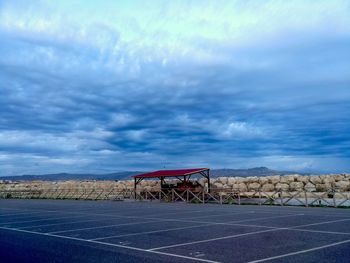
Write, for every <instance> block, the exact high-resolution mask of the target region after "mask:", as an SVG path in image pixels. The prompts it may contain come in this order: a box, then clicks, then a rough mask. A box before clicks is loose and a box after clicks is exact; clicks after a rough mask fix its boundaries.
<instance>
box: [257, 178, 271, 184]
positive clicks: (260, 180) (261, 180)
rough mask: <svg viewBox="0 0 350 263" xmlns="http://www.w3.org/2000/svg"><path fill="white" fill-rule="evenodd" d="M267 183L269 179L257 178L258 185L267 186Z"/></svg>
mask: <svg viewBox="0 0 350 263" xmlns="http://www.w3.org/2000/svg"><path fill="white" fill-rule="evenodd" d="M268 182H269V178H268V177H267V176H263V177H260V178H259V184H260V185H263V184H267V183H268Z"/></svg>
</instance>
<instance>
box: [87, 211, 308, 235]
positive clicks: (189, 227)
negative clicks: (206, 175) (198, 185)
mask: <svg viewBox="0 0 350 263" xmlns="http://www.w3.org/2000/svg"><path fill="white" fill-rule="evenodd" d="M299 215H302V214H299ZM291 216H298V215H288V216H278V217H291ZM267 218H271V217H267ZM267 218H266V217H264V218H253V219H245V220H239V221H233V222H231V223H234V222H237V223H238V222H247V221H256V220H260V219H267ZM274 218H276V217H274ZM218 224H219V225H220V223H216V222H213V223H206V224H203V223H202V224H201V225H199V226H198V225H195V226H188V227H180V228H169V229H164V230H156V231H146V232H138V233H132V234H125V235H116V236H105V237H99V238H94V239H91V240H101V239H108V238H116V237H126V236H136V235H143V234H153V233H161V232H169V231H175V230H181V229H191V228H198V227H201V226H212V225H218ZM232 226H234V225H233V224H232ZM240 226H241V225H240ZM246 226H250V225H246ZM260 227H263V228H270V229H276V228H277V227H264V226H260Z"/></svg>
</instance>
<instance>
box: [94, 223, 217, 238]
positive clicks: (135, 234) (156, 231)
mask: <svg viewBox="0 0 350 263" xmlns="http://www.w3.org/2000/svg"><path fill="white" fill-rule="evenodd" d="M210 225H211V224H206V225H196V226H185V227H176V228H168V229H164V230H154V231H145V232H138V233H132V234H125V235H116V236H108V237H99V238H93V239H89V240H102V239H109V238H117V237H129V236H137V235H144V234H154V233H163V232H169V231H175V230H183V229H190V228H197V227H202V226H210Z"/></svg>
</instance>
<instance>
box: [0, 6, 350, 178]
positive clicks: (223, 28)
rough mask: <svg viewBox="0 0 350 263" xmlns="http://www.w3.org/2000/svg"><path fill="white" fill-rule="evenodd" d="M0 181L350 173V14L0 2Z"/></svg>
mask: <svg viewBox="0 0 350 263" xmlns="http://www.w3.org/2000/svg"><path fill="white" fill-rule="evenodd" d="M0 54H1V55H0V174H1V175H17V174H23V173H55V172H99V173H104V172H111V171H120V170H152V169H159V168H163V167H166V168H175V167H200V166H208V167H211V168H248V167H256V166H268V167H270V168H275V169H289V170H290V169H292V170H297V171H327V172H342V171H348V172H349V171H350V1H347V0H344V1H338V0H328V1H322V0H317V1H315V0H309V1H308V0H304V1H301V0H300V1H299V0H294V1H292V0H291V1H286V0H280V1H258V0H255V1H254V0H240V1H239V0H237V1H233V0H230V1H185V0H183V1H167V0H164V1H157V0H152V1H145V0H140V1H130V0H126V1H86V0H82V1H78V0H75V1H70V0H67V1H28V0H23V1H16V0H8V1H6V0H5V1H4V0H0Z"/></svg>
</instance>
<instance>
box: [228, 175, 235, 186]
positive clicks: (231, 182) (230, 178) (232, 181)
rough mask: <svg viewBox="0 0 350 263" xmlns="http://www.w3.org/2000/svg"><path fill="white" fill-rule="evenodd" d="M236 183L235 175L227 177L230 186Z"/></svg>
mask: <svg viewBox="0 0 350 263" xmlns="http://www.w3.org/2000/svg"><path fill="white" fill-rule="evenodd" d="M235 183H236V180H235V178H233V177H229V178H227V184H228V185H229V186H233V185H234V184H235Z"/></svg>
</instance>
